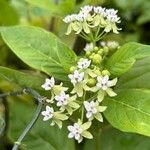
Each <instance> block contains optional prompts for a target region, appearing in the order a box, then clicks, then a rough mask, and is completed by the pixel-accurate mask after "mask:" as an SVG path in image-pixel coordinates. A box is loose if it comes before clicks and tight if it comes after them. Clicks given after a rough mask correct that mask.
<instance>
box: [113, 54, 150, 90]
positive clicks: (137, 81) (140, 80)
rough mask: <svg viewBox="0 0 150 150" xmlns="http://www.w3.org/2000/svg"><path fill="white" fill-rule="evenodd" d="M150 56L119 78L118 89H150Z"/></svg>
mask: <svg viewBox="0 0 150 150" xmlns="http://www.w3.org/2000/svg"><path fill="white" fill-rule="evenodd" d="M149 77H150V57H147V58H144V59H142V60H140V61H138V62H137V63H135V65H134V67H133V68H131V69H130V70H129V71H128V72H127V73H125V74H124V75H122V76H121V77H120V78H119V81H118V83H117V85H116V86H115V88H116V89H133V88H134V89H150V82H148V81H149Z"/></svg>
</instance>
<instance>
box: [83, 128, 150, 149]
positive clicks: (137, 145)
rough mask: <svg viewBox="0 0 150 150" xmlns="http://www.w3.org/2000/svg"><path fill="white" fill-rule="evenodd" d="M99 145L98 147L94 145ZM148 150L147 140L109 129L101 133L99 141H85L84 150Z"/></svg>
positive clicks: (149, 145)
mask: <svg viewBox="0 0 150 150" xmlns="http://www.w3.org/2000/svg"><path fill="white" fill-rule="evenodd" d="M97 144H99V147H96V145H97ZM142 149H144V150H149V149H150V142H149V138H147V137H144V136H141V135H136V134H129V133H123V132H120V131H118V130H116V129H112V128H109V129H107V130H104V131H103V132H101V135H100V136H99V139H95V140H87V141H86V143H85V145H84V150H142Z"/></svg>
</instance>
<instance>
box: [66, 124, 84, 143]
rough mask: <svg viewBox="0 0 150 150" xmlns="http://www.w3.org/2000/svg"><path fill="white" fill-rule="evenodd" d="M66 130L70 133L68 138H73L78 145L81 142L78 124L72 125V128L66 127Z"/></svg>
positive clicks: (80, 130)
mask: <svg viewBox="0 0 150 150" xmlns="http://www.w3.org/2000/svg"><path fill="white" fill-rule="evenodd" d="M68 130H69V131H70V133H69V135H68V138H75V139H76V140H77V141H78V143H80V142H81V141H82V140H83V137H82V136H81V133H82V132H83V129H82V128H81V127H80V125H79V124H78V123H74V125H73V126H68Z"/></svg>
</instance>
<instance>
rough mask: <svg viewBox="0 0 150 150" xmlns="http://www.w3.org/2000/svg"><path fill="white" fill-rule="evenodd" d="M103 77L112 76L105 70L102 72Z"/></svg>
mask: <svg viewBox="0 0 150 150" xmlns="http://www.w3.org/2000/svg"><path fill="white" fill-rule="evenodd" d="M102 75H103V76H105V75H108V76H110V72H109V71H108V70H103V71H102Z"/></svg>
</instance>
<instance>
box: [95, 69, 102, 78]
mask: <svg viewBox="0 0 150 150" xmlns="http://www.w3.org/2000/svg"><path fill="white" fill-rule="evenodd" d="M94 73H95V74H96V75H98V76H101V75H102V73H101V72H100V70H98V69H97V70H95V71H94Z"/></svg>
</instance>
